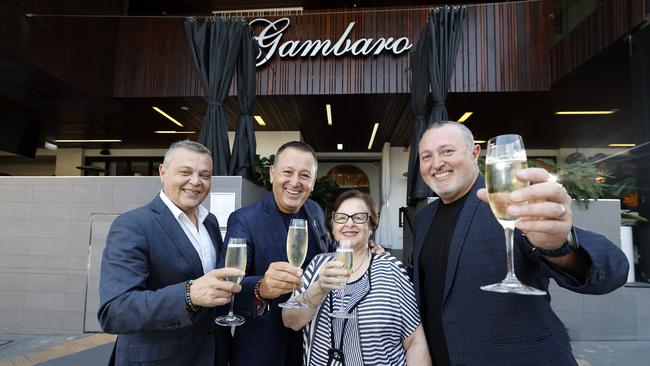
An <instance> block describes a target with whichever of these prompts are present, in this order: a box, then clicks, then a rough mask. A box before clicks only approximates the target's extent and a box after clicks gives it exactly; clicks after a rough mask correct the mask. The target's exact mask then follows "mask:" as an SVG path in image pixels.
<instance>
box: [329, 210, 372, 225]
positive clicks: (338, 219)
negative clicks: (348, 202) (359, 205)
mask: <svg viewBox="0 0 650 366" xmlns="http://www.w3.org/2000/svg"><path fill="white" fill-rule="evenodd" d="M368 216H369V215H368V213H367V212H357V213H355V214H352V215H348V214H344V213H341V212H334V213H333V214H332V220H333V221H334V222H335V223H337V224H345V223H346V222H348V219H349V218H352V222H354V223H355V224H365V223H366V222H367V221H368Z"/></svg>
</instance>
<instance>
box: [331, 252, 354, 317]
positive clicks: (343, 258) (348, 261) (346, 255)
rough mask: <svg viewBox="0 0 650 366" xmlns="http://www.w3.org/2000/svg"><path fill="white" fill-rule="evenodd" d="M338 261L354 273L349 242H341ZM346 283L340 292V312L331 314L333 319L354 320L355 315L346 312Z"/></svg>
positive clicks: (337, 253)
mask: <svg viewBox="0 0 650 366" xmlns="http://www.w3.org/2000/svg"><path fill="white" fill-rule="evenodd" d="M336 260H337V261H339V262H343V268H345V269H347V270H348V273H350V274H351V273H352V262H353V252H352V245H351V244H350V241H348V240H341V241H340V242H339V246H338V248H336ZM345 285H346V284H345V283H343V288H342V289H340V290H338V291H337V292H338V293H339V298H340V300H341V303H340V306H339V310H338V311H334V312H331V313H330V316H331V317H333V318H347V319H351V318H354V315H352V314H350V313H348V312H347V311H345V309H346V307H347V306H346V305H347V301H345Z"/></svg>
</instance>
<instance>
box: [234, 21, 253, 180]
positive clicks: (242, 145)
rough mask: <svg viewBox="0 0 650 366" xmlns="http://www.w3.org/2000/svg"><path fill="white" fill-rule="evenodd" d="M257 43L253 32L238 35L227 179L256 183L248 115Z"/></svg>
mask: <svg viewBox="0 0 650 366" xmlns="http://www.w3.org/2000/svg"><path fill="white" fill-rule="evenodd" d="M257 48H258V47H257V41H256V40H255V38H254V35H253V30H252V29H251V27H250V26H246V28H245V29H244V32H243V33H242V46H241V49H240V54H239V59H238V60H237V100H238V101H239V113H240V115H239V122H238V123H237V132H236V133H235V141H234V142H233V147H232V157H231V158H230V169H229V173H230V175H241V176H242V177H244V178H246V179H248V180H249V181H253V182H254V181H255V180H256V174H255V150H256V148H257V145H256V142H255V130H254V128H253V116H252V115H251V111H252V109H253V104H254V103H255V85H256V84H255V71H256V67H255V55H257Z"/></svg>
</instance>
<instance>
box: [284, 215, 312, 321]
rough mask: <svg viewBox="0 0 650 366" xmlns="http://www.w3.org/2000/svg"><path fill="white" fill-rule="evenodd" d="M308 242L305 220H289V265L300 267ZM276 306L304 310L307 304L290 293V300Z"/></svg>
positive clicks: (305, 254)
mask: <svg viewBox="0 0 650 366" xmlns="http://www.w3.org/2000/svg"><path fill="white" fill-rule="evenodd" d="M308 241H309V234H308V233H307V220H303V219H291V224H289V232H288V233H287V258H288V259H289V264H291V265H292V266H294V267H298V268H300V267H301V266H302V263H303V262H304V261H305V257H306V256H307V246H308ZM294 290H295V289H294ZM278 306H280V307H282V308H289V309H304V308H306V307H307V304H303V303H301V302H299V301H297V300H296V296H295V291H294V293H291V298H289V300H288V301H286V302H283V303H281V304H278Z"/></svg>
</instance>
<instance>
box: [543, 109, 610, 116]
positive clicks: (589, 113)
mask: <svg viewBox="0 0 650 366" xmlns="http://www.w3.org/2000/svg"><path fill="white" fill-rule="evenodd" d="M617 110H618V109H610V110H604V111H559V112H555V114H557V115H559V116H573V115H593V114H614V113H616V111H617Z"/></svg>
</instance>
